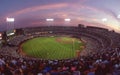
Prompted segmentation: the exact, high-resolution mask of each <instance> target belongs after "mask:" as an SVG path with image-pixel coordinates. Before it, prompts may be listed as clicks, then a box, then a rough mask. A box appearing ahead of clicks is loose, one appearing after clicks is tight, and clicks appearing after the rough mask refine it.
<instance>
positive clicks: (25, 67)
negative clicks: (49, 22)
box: [0, 27, 120, 75]
mask: <svg viewBox="0 0 120 75" xmlns="http://www.w3.org/2000/svg"><path fill="white" fill-rule="evenodd" d="M53 29H54V31H55V28H54V27H53V28H52V30H53ZM66 29H68V31H65V34H71V33H72V34H77V35H82V36H84V35H86V36H89V38H92V39H93V40H96V41H95V42H96V45H95V47H96V48H98V49H97V50H94V51H93V50H91V51H90V50H89V49H88V50H85V51H90V52H89V54H88V55H87V56H83V55H81V56H80V57H78V58H73V59H63V60H45V59H37V58H30V57H25V56H22V55H19V54H17V49H18V45H19V44H20V43H21V41H24V40H27V39H31V38H33V37H39V36H41V35H39V34H38V33H36V32H35V31H36V29H33V30H29V29H28V32H29V31H31V32H32V35H31V32H30V34H29V33H26V35H19V36H15V37H14V38H13V39H12V40H9V45H14V46H13V47H9V46H5V47H3V48H2V50H0V75H120V44H119V45H118V43H119V42H120V35H118V34H116V33H114V32H108V31H107V30H105V31H104V30H99V29H95V30H94V31H93V32H94V33H93V32H92V31H91V29H87V30H85V31H84V29H83V30H82V29H81V30H80V31H79V30H77V29H76V28H72V30H73V31H78V32H76V33H73V31H71V28H67V27H66ZM40 30H42V32H43V31H44V30H48V31H49V30H50V29H49V28H46V27H45V28H44V29H43V28H42V29H40ZM58 30H59V28H57V29H56V31H58ZM62 30H63V31H61V30H60V33H63V32H64V30H65V29H64V27H62ZM98 30H99V31H98ZM37 31H38V32H39V28H38V29H37ZM50 31H51V30H50ZM56 31H55V34H56V33H57V32H56ZM26 32H27V31H26ZM33 32H34V33H33ZM86 33H87V34H86ZM40 34H41V33H40ZM99 34H100V35H101V36H100V35H99ZM38 35H39V36H38ZM90 35H91V36H90ZM106 37H107V38H108V39H107V40H106ZM97 41H98V43H97ZM95 42H91V44H93V45H94V43H95ZM100 44H102V45H101V46H99V45H100ZM97 45H98V46H97ZM100 47H101V48H100ZM102 47H103V48H102Z"/></svg>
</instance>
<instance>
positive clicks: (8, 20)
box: [6, 17, 15, 22]
mask: <svg viewBox="0 0 120 75" xmlns="http://www.w3.org/2000/svg"><path fill="white" fill-rule="evenodd" d="M14 21H15V19H14V18H8V17H7V18H6V22H14Z"/></svg>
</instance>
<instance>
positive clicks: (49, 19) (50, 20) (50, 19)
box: [46, 18, 54, 22]
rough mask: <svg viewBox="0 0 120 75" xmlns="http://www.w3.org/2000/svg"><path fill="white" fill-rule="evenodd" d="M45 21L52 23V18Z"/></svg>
mask: <svg viewBox="0 0 120 75" xmlns="http://www.w3.org/2000/svg"><path fill="white" fill-rule="evenodd" d="M46 21H48V22H52V21H54V19H52V18H48V19H46Z"/></svg>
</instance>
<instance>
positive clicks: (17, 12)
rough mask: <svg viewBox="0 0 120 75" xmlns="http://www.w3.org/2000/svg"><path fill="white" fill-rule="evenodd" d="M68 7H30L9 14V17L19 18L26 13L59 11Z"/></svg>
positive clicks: (57, 5) (53, 5)
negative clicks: (49, 10)
mask: <svg viewBox="0 0 120 75" xmlns="http://www.w3.org/2000/svg"><path fill="white" fill-rule="evenodd" d="M66 6H68V4H66V3H60V4H50V5H43V6H34V7H29V8H25V9H22V10H19V11H16V12H14V13H12V14H9V16H18V15H20V14H25V13H29V12H36V11H40V10H48V9H58V8H63V7H66Z"/></svg>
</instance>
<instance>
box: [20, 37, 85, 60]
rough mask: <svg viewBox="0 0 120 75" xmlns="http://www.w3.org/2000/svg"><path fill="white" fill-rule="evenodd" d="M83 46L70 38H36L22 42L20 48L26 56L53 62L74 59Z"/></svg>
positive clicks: (77, 40) (78, 41)
mask: <svg viewBox="0 0 120 75" xmlns="http://www.w3.org/2000/svg"><path fill="white" fill-rule="evenodd" d="M83 45H84V43H82V42H81V41H80V40H79V39H76V38H71V37H38V38H33V39H30V40H28V41H26V42H24V43H23V44H22V46H21V48H22V50H23V53H24V54H25V55H27V56H30V57H37V58H42V59H51V60H55V59H68V58H74V57H75V56H76V50H82V49H81V46H83Z"/></svg>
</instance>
